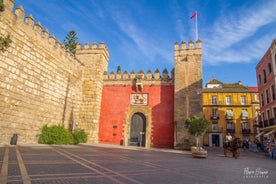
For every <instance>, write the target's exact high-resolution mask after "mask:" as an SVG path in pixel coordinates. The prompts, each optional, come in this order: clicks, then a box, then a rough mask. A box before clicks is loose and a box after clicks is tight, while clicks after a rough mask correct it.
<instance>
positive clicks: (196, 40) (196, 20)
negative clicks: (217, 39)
mask: <svg viewBox="0 0 276 184" xmlns="http://www.w3.org/2000/svg"><path fill="white" fill-rule="evenodd" d="M195 18H196V41H197V40H198V30H197V11H196V17H195Z"/></svg>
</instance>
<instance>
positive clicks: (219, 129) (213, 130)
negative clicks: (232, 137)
mask: <svg viewBox="0 0 276 184" xmlns="http://www.w3.org/2000/svg"><path fill="white" fill-rule="evenodd" d="M208 132H209V133H222V132H223V128H222V127H215V126H213V127H211V128H209V130H208Z"/></svg>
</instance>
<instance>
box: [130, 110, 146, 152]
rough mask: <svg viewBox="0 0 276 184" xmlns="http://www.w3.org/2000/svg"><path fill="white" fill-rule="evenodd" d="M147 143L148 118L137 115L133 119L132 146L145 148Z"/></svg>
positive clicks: (131, 128)
mask: <svg viewBox="0 0 276 184" xmlns="http://www.w3.org/2000/svg"><path fill="white" fill-rule="evenodd" d="M145 143H146V117H145V115H144V114H142V113H135V114H134V115H133V116H132V117H131V125H130V140H129V145H130V146H142V147H145Z"/></svg>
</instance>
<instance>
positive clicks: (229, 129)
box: [226, 128, 236, 133]
mask: <svg viewBox="0 0 276 184" xmlns="http://www.w3.org/2000/svg"><path fill="white" fill-rule="evenodd" d="M226 132H228V133H235V132H236V131H235V128H227V129H226Z"/></svg>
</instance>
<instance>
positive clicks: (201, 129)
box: [185, 116, 209, 147]
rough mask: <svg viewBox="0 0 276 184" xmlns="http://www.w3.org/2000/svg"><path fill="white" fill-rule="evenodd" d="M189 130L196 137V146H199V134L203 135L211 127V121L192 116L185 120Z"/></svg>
mask: <svg viewBox="0 0 276 184" xmlns="http://www.w3.org/2000/svg"><path fill="white" fill-rule="evenodd" d="M185 126H186V128H187V129H188V132H189V133H190V134H191V135H193V136H195V137H196V146H197V147H199V136H203V135H204V134H205V133H206V132H207V130H208V127H209V122H208V121H207V120H206V119H205V118H201V117H198V116H192V117H190V118H188V119H187V120H186V122H185Z"/></svg>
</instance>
